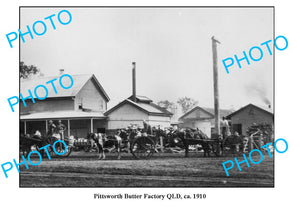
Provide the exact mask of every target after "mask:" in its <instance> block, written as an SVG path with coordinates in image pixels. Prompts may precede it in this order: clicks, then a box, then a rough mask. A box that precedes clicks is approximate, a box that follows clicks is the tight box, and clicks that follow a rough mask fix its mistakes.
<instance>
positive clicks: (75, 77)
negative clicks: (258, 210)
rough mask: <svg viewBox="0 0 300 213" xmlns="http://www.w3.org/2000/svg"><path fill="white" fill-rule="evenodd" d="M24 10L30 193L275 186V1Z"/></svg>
mask: <svg viewBox="0 0 300 213" xmlns="http://www.w3.org/2000/svg"><path fill="white" fill-rule="evenodd" d="M19 12H20V29H22V30H23V31H22V32H24V33H23V34H20V35H19V36H20V47H19V48H20V75H19V77H20V100H19V106H17V105H15V103H16V100H14V99H11V100H10V101H11V102H10V106H11V109H12V110H17V108H18V107H19V114H20V115H19V132H20V141H19V142H20V143H19V152H20V160H22V159H23V158H25V159H27V161H28V163H27V164H23V165H20V174H19V180H20V182H19V186H20V187H21V188H23V187H25V188H32V187H50V188H51V187H87V188H88V187H109V188H110V187H123V188H124V187H221V188H225V187H271V188H273V187H274V172H275V171H274V159H275V158H274V156H275V148H276V147H275V148H274V144H268V143H270V142H273V141H274V139H275V138H274V97H275V91H274V88H275V81H274V73H275V72H274V60H275V58H274V54H273V53H274V51H275V49H276V48H281V49H283V48H284V41H285V40H284V39H285V37H278V38H277V40H276V42H278V44H277V45H278V46H276V47H275V45H273V42H272V41H273V40H274V39H275V37H274V7H272V6H269V7H30V6H27V7H20V11H19ZM38 20H39V21H38ZM30 23H31V24H30ZM28 24H29V25H28ZM26 27H27V28H26ZM28 27H29V28H28ZM26 29H27V30H26ZM25 32H27V33H25ZM11 37H12V36H11ZM280 42H281V43H280ZM282 42H283V44H282ZM10 44H12V45H14V42H13V41H11V43H10ZM276 154H277V153H276Z"/></svg>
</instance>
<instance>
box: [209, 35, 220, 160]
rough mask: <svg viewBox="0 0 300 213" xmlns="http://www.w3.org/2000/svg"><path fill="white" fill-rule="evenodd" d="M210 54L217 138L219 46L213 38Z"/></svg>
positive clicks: (218, 133) (218, 125) (218, 126)
mask: <svg viewBox="0 0 300 213" xmlns="http://www.w3.org/2000/svg"><path fill="white" fill-rule="evenodd" d="M211 40H212V52H213V75H214V107H215V131H216V134H217V137H219V136H220V106H219V84H218V56H217V43H219V44H221V43H220V42H219V41H218V40H216V39H215V37H214V36H213V37H211ZM217 153H218V154H219V153H220V146H218V150H217Z"/></svg>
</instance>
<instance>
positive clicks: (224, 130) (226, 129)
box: [220, 117, 229, 139]
mask: <svg viewBox="0 0 300 213" xmlns="http://www.w3.org/2000/svg"><path fill="white" fill-rule="evenodd" d="M220 124H221V132H222V137H223V139H224V138H226V137H227V136H228V135H229V124H228V121H227V120H226V118H225V117H222V121H221V122H220Z"/></svg>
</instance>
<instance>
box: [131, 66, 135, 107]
mask: <svg viewBox="0 0 300 213" xmlns="http://www.w3.org/2000/svg"><path fill="white" fill-rule="evenodd" d="M135 75H136V74H135V62H132V100H133V101H134V102H136V76H135Z"/></svg>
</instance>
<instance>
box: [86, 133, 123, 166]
mask: <svg viewBox="0 0 300 213" xmlns="http://www.w3.org/2000/svg"><path fill="white" fill-rule="evenodd" d="M87 139H88V141H89V143H91V144H93V143H95V144H96V146H97V148H98V153H99V157H98V159H99V160H101V159H103V160H104V159H105V158H106V156H105V152H104V147H105V146H110V145H114V146H115V147H116V149H117V152H118V160H120V159H121V143H122V139H121V137H120V136H119V135H114V136H105V135H104V134H101V133H88V135H87Z"/></svg>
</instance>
